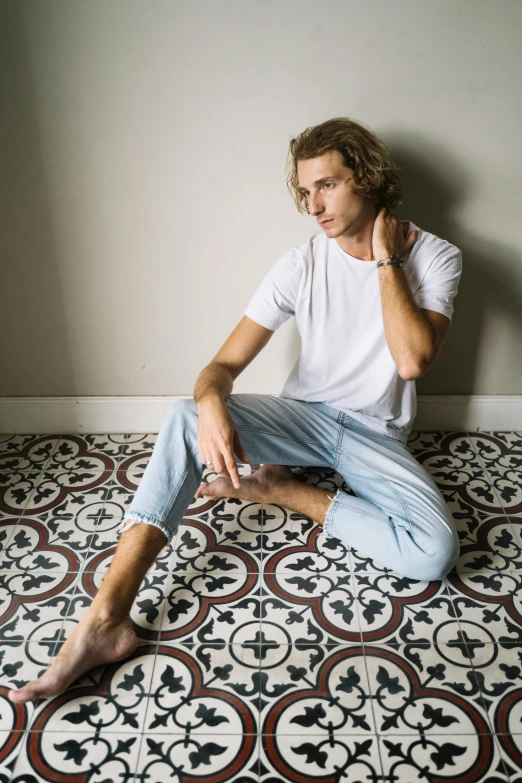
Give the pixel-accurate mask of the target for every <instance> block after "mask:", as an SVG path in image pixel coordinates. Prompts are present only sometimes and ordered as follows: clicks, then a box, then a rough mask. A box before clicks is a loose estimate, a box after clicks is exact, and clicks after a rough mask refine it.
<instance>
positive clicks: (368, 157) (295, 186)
mask: <svg viewBox="0 0 522 783" xmlns="http://www.w3.org/2000/svg"><path fill="white" fill-rule="evenodd" d="M330 150H338V151H339V152H340V153H341V155H342V157H343V162H344V165H345V166H348V168H350V169H352V170H353V178H352V180H351V182H352V187H353V190H354V192H355V193H357V194H358V195H361V196H367V197H368V198H370V199H371V200H372V202H373V203H374V205H375V207H376V209H377V211H379V210H380V209H381V208H382V207H386V208H387V209H389V210H392V209H394V208H395V207H396V206H397V205H398V204H401V203H402V188H401V183H400V181H399V177H398V173H397V172H399V171H400V169H399V167H398V166H396V165H395V163H394V162H393V160H392V159H391V157H390V153H389V152H388V150H387V148H386V147H385V145H384V144H383V143H382V141H380V139H378V138H377V136H376V135H375V133H374V132H373V131H372V130H371V128H369V127H368V126H366V125H364V124H363V123H359V122H356V121H355V120H352V119H350V118H349V117H336V118H334V119H333V120H327V121H326V122H323V123H321V124H320V125H315V126H313V127H310V128H307V129H306V130H304V131H303V132H302V133H300V134H299V136H297V137H296V138H292V139H291V140H290V148H289V151H288V160H287V173H288V176H287V180H286V184H287V186H288V189H289V191H290V194H291V196H292V198H293V200H294V202H295V204H296V206H297V209H298V211H299V212H300V213H301V214H303V213H304V212H308V203H307V202H308V200H307V198H306V196H305V194H304V193H303V192H302V191H301V190H300V188H299V180H298V177H297V163H298V161H300V160H307V159H308V158H316V157H318V156H319V155H324V153H325V152H329V151H330Z"/></svg>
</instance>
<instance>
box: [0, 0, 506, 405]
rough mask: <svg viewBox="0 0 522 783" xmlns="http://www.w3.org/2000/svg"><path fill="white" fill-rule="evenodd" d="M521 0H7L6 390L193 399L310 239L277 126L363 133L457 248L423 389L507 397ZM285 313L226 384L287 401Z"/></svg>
mask: <svg viewBox="0 0 522 783" xmlns="http://www.w3.org/2000/svg"><path fill="white" fill-rule="evenodd" d="M521 29H522V5H521V4H520V2H518V0H502V1H501V2H498V3H493V2H491V1H490V0H485V1H484V0H458V1H455V0H437V2H434V1H433V0H429V1H427V0H396V2H390V1H389V0H382V1H381V0H357V1H355V0H343V1H342V2H341V0H335V1H333V0H321V2H308V0H278V1H277V2H275V1H274V0H270V1H268V0H212V1H211V0H205V1H203V0H195V2H189V1H188V0H186V1H183V2H182V1H181V0H179V1H176V0H151V1H150V2H146V1H145V0H103V1H100V0H82V2H79V1H78V0H31V1H28V0H17V1H16V2H13V1H12V0H3V2H2V3H1V5H0V31H1V32H0V80H1V88H0V89H1V92H0V98H1V107H0V108H1V115H2V120H1V126H0V155H1V160H0V172H1V176H0V200H1V210H0V214H1V221H2V227H1V232H0V258H1V266H0V318H1V329H0V354H1V362H0V396H48V395H49V396H54V395H156V394H157V395H185V394H192V391H193V387H194V382H195V379H196V376H197V374H198V372H199V370H200V369H201V368H202V367H203V366H204V365H205V364H206V363H207V362H208V361H209V360H210V359H211V357H212V356H213V354H214V353H215V352H216V351H217V349H218V348H219V347H220V345H221V344H222V343H223V342H224V340H225V339H226V337H227V336H228V334H229V333H230V331H231V330H232V329H233V328H234V326H235V325H236V323H237V322H238V321H239V320H240V318H241V317H242V314H243V310H244V308H245V307H246V304H247V302H248V300H249V299H250V297H251V296H252V294H253V292H254V290H255V288H256V286H257V285H258V284H259V282H260V281H261V279H262V277H263V275H264V274H265V272H266V271H267V270H268V268H269V267H270V266H271V265H272V264H273V263H274V262H275V261H276V260H277V259H278V258H279V257H280V256H281V255H282V254H283V253H284V252H285V250H287V249H288V248H289V247H290V246H291V245H293V244H298V243H301V242H303V241H305V240H306V238H307V237H308V236H309V235H310V234H311V233H313V232H314V231H315V230H316V224H315V222H314V220H313V219H312V218H310V217H308V216H301V215H299V214H298V213H297V211H296V209H295V207H294V205H293V202H292V200H291V198H290V195H289V194H288V192H287V190H286V184H285V161H286V154H287V146H288V141H289V139H290V137H291V136H292V135H295V134H297V133H299V132H300V131H302V130H303V129H304V128H305V127H307V126H309V125H313V124H316V123H318V122H322V121H324V120H326V119H328V118H330V117H335V116H341V115H345V116H349V117H352V118H355V119H358V120H362V121H363V122H365V123H366V124H368V125H370V127H372V128H373V129H374V130H375V131H376V133H377V134H378V135H379V136H380V137H381V138H382V139H383V141H384V142H385V143H386V144H387V145H388V147H389V148H390V150H391V152H392V154H393V156H394V158H395V159H396V160H397V162H398V164H399V165H400V166H401V167H402V170H403V171H402V180H403V184H404V190H405V193H404V202H403V204H402V205H401V207H399V208H398V210H397V213H398V214H399V216H400V217H401V218H411V219H412V220H413V221H414V222H415V223H416V224H417V225H420V226H422V227H423V228H425V229H427V230H429V231H432V232H433V233H435V234H438V235H439V236H442V237H444V238H446V239H448V240H449V241H451V242H453V243H454V244H456V245H458V246H459V247H460V248H461V249H462V252H463V262H464V271H463V275H462V279H461V284H460V290H459V294H458V296H457V298H456V300H455V313H454V317H453V324H452V329H451V333H450V336H449V339H448V342H447V344H446V346H445V348H444V350H443V352H442V354H441V355H440V356H439V358H438V359H437V361H436V363H435V364H434V365H433V367H432V368H431V370H430V372H429V373H428V374H427V375H426V376H424V377H423V378H421V379H420V380H419V381H418V382H417V389H418V391H419V393H420V394H450V393H454V394H517V393H520V392H522V384H521V377H522V376H521V369H520V368H521V366H522V355H521V348H520V346H521V343H522V341H521V340H520V331H521V320H522V263H521V261H522V259H521V254H522V251H521V248H522V220H521V216H520V200H521V184H522V183H521V173H522V171H521V168H522V167H521V162H522V161H521V157H522V155H521V153H522V147H521V144H520V139H521V131H520V129H521V128H522V111H521V102H522V100H521V98H522V91H521V90H520V74H521V73H522V69H521V59H522V58H521V48H520V30H521ZM298 352H299V335H298V333H297V331H296V328H295V321H294V319H291V320H290V321H289V322H287V323H286V324H285V325H284V326H283V327H282V328H281V329H280V330H279V331H278V332H277V333H276V334H275V335H274V337H273V338H272V340H271V342H270V343H269V345H268V346H267V347H266V348H265V350H264V351H263V352H262V354H261V355H260V356H259V357H258V358H257V359H256V360H255V361H254V362H253V364H252V365H250V367H249V368H248V369H247V370H246V371H245V372H244V374H243V375H242V376H241V377H240V378H238V379H237V381H236V383H235V386H234V391H235V392H254V391H255V392H261V393H273V394H277V393H279V391H280V389H281V387H282V384H283V382H284V380H285V378H286V376H287V374H288V372H289V371H290V368H291V366H292V364H293V362H294V360H295V358H296V357H297V355H298Z"/></svg>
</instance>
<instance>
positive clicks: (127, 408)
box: [0, 394, 522, 435]
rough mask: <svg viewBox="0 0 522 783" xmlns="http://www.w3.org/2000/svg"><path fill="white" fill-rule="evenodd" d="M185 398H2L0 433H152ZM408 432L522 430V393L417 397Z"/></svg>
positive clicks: (156, 430)
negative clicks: (169, 410) (411, 428)
mask: <svg viewBox="0 0 522 783" xmlns="http://www.w3.org/2000/svg"><path fill="white" fill-rule="evenodd" d="M187 396H188V395H179V396H173V397H2V398H0V434H5V435H15V434H35V435H47V434H51V433H59V434H65V433H67V434H73V433H82V432H87V433H93V434H95V433H104V434H108V433H111V432H114V433H142V432H143V433H144V432H150V433H155V432H159V430H160V427H161V423H162V421H163V419H164V417H165V415H166V413H167V411H168V409H169V408H170V406H171V405H172V403H173V402H174V401H175V400H181V399H186V398H187ZM274 396H278V395H274ZM413 430H414V431H417V432H419V431H421V432H426V431H429V430H438V431H440V432H455V431H462V430H463V431H467V432H477V431H479V430H481V431H483V432H491V431H494V430H497V431H499V432H518V431H522V395H515V394H509V395H508V394H506V395H465V394H462V395H438V396H437V395H433V396H431V395H419V397H418V398H417V417H416V419H415V422H414V425H413Z"/></svg>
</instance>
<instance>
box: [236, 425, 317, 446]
mask: <svg viewBox="0 0 522 783" xmlns="http://www.w3.org/2000/svg"><path fill="white" fill-rule="evenodd" d="M236 428H237V429H238V430H251V431H252V432H263V433H264V434H265V435H270V437H272V438H285V439H286V440H291V441H294V442H296V443H312V444H313V445H314V446H318V447H319V448H320V449H324V448H325V447H324V445H323V444H322V443H317V442H316V441H315V440H312V439H311V438H290V437H289V436H288V435H282V434H281V433H280V432H272V431H271V430H265V429H264V428H263V427H253V426H252V425H251V424H236Z"/></svg>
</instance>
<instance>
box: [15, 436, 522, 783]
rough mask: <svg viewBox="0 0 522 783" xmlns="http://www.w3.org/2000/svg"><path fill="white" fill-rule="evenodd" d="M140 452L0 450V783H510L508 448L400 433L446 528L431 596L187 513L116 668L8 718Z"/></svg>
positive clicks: (83, 595) (145, 446) (152, 573)
mask: <svg viewBox="0 0 522 783" xmlns="http://www.w3.org/2000/svg"><path fill="white" fill-rule="evenodd" d="M155 438H156V436H155V435H107V436H103V435H83V436H78V435H64V436H61V437H60V436H52V437H51V436H30V435H17V436H8V435H3V436H0V545H1V547H2V551H1V553H0V783H4V782H5V781H13V783H14V781H16V782H17V783H34V782H35V781H58V780H59V781H82V782H83V781H96V782H97V783H108V781H136V783H155V781H158V783H161V782H162V781H170V780H175V781H189V780H190V781H195V780H200V781H205V783H207V781H209V782H210V781H216V783H218V781H235V783H257V782H258V781H259V782H260V783H278V782H285V781H296V782H304V781H307V783H309V781H312V780H320V781H324V782H325V783H326V782H329V781H375V782H377V781H383V782H384V781H385V782H386V783H388V782H389V783H393V782H394V781H397V782H398V783H413V782H414V781H442V780H444V781H459V782H460V783H464V781H466V783H468V781H469V783H471V782H472V781H473V782H474V781H489V783H496V781H499V783H500V781H511V783H515V782H518V781H522V607H521V598H522V592H521V591H520V584H521V581H522V433H507V432H491V433H489V432H487V433H485V432H480V433H473V432H470V433H466V432H454V433H440V432H427V433H412V435H411V437H410V442H409V447H410V449H411V450H412V452H413V454H414V455H415V457H416V458H417V459H418V460H419V461H420V463H421V464H422V465H424V467H425V468H426V469H427V470H428V471H429V472H430V473H431V475H432V476H433V478H434V480H435V481H436V482H437V484H438V486H439V487H440V489H441V492H442V493H443V495H444V497H445V499H446V501H447V503H448V504H449V507H450V509H451V512H452V514H453V516H454V518H455V520H456V523H457V525H458V529H459V535H460V540H461V558H460V561H459V563H458V565H457V567H456V569H455V570H454V572H452V573H450V574H449V575H448V577H447V578H446V579H444V580H442V581H436V582H419V581H415V580H412V579H408V578H405V577H403V576H401V575H400V574H397V573H394V572H392V571H389V570H388V569H386V568H384V567H383V566H382V565H381V564H379V563H377V562H373V561H372V560H370V559H369V558H367V557H366V556H365V555H364V553H360V552H357V551H355V550H354V549H351V550H350V551H347V550H346V548H345V547H344V546H343V545H341V543H340V542H339V541H337V540H336V539H326V538H325V537H324V535H322V534H321V528H320V527H319V526H318V525H316V524H315V523H314V522H313V521H312V520H310V519H308V518H306V517H304V516H302V515H300V514H297V513H293V512H290V511H288V510H287V509H284V508H281V507H278V506H261V505H259V504H252V503H244V502H242V501H239V500H234V499H230V500H224V499H220V500H212V499H209V498H199V499H198V500H196V501H194V502H193V504H192V505H191V506H190V507H189V508H188V509H187V512H186V515H185V518H184V520H183V523H182V525H181V526H180V528H179V531H178V534H177V536H176V539H175V540H174V542H173V546H170V547H168V548H166V549H165V550H163V552H162V553H161V554H160V556H159V558H158V560H157V561H156V562H155V564H154V565H153V566H152V568H151V569H150V570H149V572H148V574H147V577H146V579H145V581H144V583H143V586H142V589H141V590H140V593H139V595H138V597H137V599H136V602H135V606H134V610H133V621H134V623H135V628H136V631H137V633H138V636H139V639H140V646H139V647H138V649H137V650H136V652H135V653H134V654H133V655H132V657H131V658H130V659H128V660H126V661H124V662H122V663H117V664H112V665H110V666H106V667H99V668H98V669H95V670H93V671H92V672H91V673H89V674H88V675H85V676H84V677H82V678H81V679H79V680H78V681H77V682H76V683H74V685H73V686H72V687H71V688H70V689H69V691H68V692H67V693H65V694H63V695H61V696H59V697H57V698H55V699H42V700H40V701H39V702H36V703H35V704H28V705H23V706H20V705H18V706H15V705H13V704H11V703H10V702H9V701H8V700H7V698H6V694H7V691H8V689H9V688H11V687H13V686H16V687H19V686H20V685H21V684H23V683H25V682H27V681H28V680H30V679H33V678H34V677H36V676H37V675H39V674H40V673H42V672H43V671H44V670H45V668H46V667H47V666H48V665H49V663H50V661H51V660H52V659H53V657H54V656H56V654H57V652H58V650H59V649H60V646H61V644H62V643H63V640H64V638H65V637H66V636H67V635H68V634H69V632H70V631H71V629H72V628H73V627H74V625H75V624H76V623H77V622H78V620H79V619H80V617H81V616H82V614H83V613H84V611H85V609H86V607H87V606H88V605H89V603H90V601H91V600H92V597H93V595H94V593H95V592H96V589H97V588H98V586H99V584H100V582H101V579H102V577H103V574H104V571H105V569H106V568H107V566H108V564H109V562H110V560H111V557H112V554H113V552H114V547H115V543H116V528H117V526H118V524H119V523H120V520H121V519H122V518H123V515H124V513H125V511H126V509H128V507H129V505H130V502H131V500H132V497H133V494H134V492H135V490H136V487H137V485H138V483H139V481H140V478H141V476H142V475H143V471H144V468H145V466H146V464H147V460H148V459H149V458H150V455H151V452H152V449H153V447H154V442H155ZM256 467H258V466H252V468H254V469H255V468H256ZM252 468H251V467H250V466H249V465H242V466H241V472H242V473H243V474H247V473H249V472H250V471H251V469H252ZM293 470H294V472H295V473H296V474H299V475H300V477H301V479H302V480H305V481H306V482H307V483H310V484H315V485H317V486H321V487H324V488H329V489H332V490H335V489H336V488H337V487H341V488H342V489H345V490H346V491H350V490H349V487H347V486H346V485H345V484H344V482H343V480H342V478H341V477H340V476H339V475H338V474H337V473H335V472H332V471H328V470H326V469H324V468H319V469H316V468H306V469H305V468H294V469H293ZM205 477H207V478H208V477H210V478H211V477H212V475H211V474H206V476H205Z"/></svg>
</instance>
